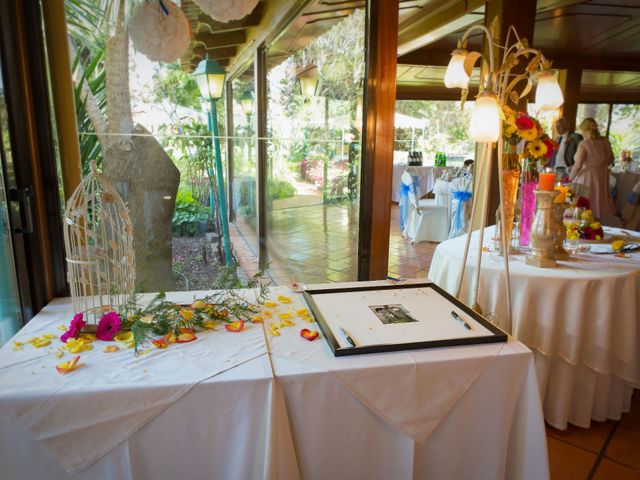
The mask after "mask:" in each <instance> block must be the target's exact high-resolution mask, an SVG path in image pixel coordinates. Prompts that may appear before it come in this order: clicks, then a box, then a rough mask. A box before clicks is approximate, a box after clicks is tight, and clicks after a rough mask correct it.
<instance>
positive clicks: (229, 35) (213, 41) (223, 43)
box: [195, 30, 247, 50]
mask: <svg viewBox="0 0 640 480" xmlns="http://www.w3.org/2000/svg"><path fill="white" fill-rule="evenodd" d="M195 41H196V42H201V43H203V44H204V45H205V47H206V48H207V50H208V49H210V48H220V47H231V46H234V45H242V44H243V43H244V42H246V41H247V33H246V31H244V30H235V31H233V32H225V33H196V35H195Z"/></svg>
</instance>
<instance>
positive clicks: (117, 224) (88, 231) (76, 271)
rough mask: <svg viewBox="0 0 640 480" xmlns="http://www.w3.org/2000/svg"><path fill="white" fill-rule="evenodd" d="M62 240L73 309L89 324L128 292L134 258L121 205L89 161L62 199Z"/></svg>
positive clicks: (126, 215) (126, 214)
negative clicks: (85, 171) (77, 182)
mask: <svg viewBox="0 0 640 480" xmlns="http://www.w3.org/2000/svg"><path fill="white" fill-rule="evenodd" d="M64 243H65V248H66V253H67V269H68V274H67V278H68V281H69V286H70V288H71V298H72V300H73V309H74V312H75V313H82V314H83V315H84V320H85V321H86V322H87V325H88V326H91V325H93V326H95V325H97V323H98V321H99V320H100V318H101V317H102V315H103V314H104V313H106V312H108V311H112V310H116V309H117V308H118V307H119V306H120V305H123V304H124V303H126V302H127V301H128V299H129V297H130V295H131V294H132V293H133V288H134V282H135V258H134V252H133V233H132V228H131V219H130V217H129V211H128V209H127V206H126V205H125V203H124V202H123V201H122V198H120V195H119V194H118V192H117V190H116V189H115V187H114V186H113V185H112V184H111V183H110V182H109V181H108V180H107V179H106V178H105V177H104V176H102V175H101V174H100V173H98V172H97V171H96V165H95V162H94V161H92V162H91V171H90V173H89V175H87V176H86V177H85V178H84V179H83V180H82V182H81V183H80V185H78V188H76V190H75V191H74V192H73V195H71V198H70V199H69V201H68V202H67V208H66V210H65V213H64Z"/></svg>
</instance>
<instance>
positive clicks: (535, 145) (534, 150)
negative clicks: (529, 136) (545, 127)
mask: <svg viewBox="0 0 640 480" xmlns="http://www.w3.org/2000/svg"><path fill="white" fill-rule="evenodd" d="M527 149H528V150H529V153H530V154H531V156H532V157H534V158H540V157H542V156H544V155H545V154H546V153H547V151H548V149H547V146H546V145H545V144H544V142H540V141H535V142H530V143H529V144H528V145H527Z"/></svg>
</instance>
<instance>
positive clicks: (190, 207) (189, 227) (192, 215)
mask: <svg viewBox="0 0 640 480" xmlns="http://www.w3.org/2000/svg"><path fill="white" fill-rule="evenodd" d="M207 220H209V209H208V208H207V207H205V206H204V205H201V204H200V202H198V201H197V200H196V199H195V198H193V195H192V194H191V192H190V191H188V190H179V191H178V195H176V209H175V211H174V212H173V221H172V223H173V226H174V230H175V231H176V232H177V233H178V234H179V235H191V236H193V235H195V234H196V233H197V232H198V226H199V225H200V224H201V223H204V222H206V221H207Z"/></svg>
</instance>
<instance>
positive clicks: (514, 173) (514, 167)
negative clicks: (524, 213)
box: [500, 142, 520, 255]
mask: <svg viewBox="0 0 640 480" xmlns="http://www.w3.org/2000/svg"><path fill="white" fill-rule="evenodd" d="M519 182H520V155H519V154H518V150H517V145H514V144H511V143H509V142H504V149H503V153H502V201H503V202H504V205H503V208H504V223H505V226H504V228H505V232H504V233H505V235H506V237H507V245H511V237H512V233H513V221H514V218H515V214H516V199H517V198H518V184H519ZM500 231H501V235H502V225H500ZM501 240H502V236H501ZM502 245H503V242H502V241H500V254H501V255H503V254H504V252H503V251H502Z"/></svg>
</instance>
